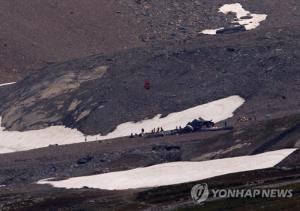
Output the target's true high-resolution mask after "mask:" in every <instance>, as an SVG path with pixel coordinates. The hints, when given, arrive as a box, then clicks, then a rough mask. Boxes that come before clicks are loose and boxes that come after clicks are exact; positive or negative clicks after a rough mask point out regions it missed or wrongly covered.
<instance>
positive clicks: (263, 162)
mask: <svg viewBox="0 0 300 211" xmlns="http://www.w3.org/2000/svg"><path fill="white" fill-rule="evenodd" d="M295 150H296V149H282V150H277V151H272V152H266V153H262V154H257V155H251V156H241V157H233V158H224V159H217V160H208V161H201V162H173V163H165V164H159V165H154V166H150V167H144V168H137V169H132V170H127V171H119V172H110V173H105V174H99V175H93V176H83V177H74V178H69V179H66V180H61V181H49V179H46V180H40V181H38V182H37V183H38V184H50V185H52V186H54V187H57V188H82V187H84V186H86V187H90V188H99V189H107V190H124V189H133V188H146V187H157V186H166V185H174V184H180V183H186V182H192V181H198V180H203V179H207V178H211V177H216V176H220V175H225V174H230V173H236V172H243V171H251V170H258V169H265V168H271V167H274V166H275V165H276V164H278V163H279V162H280V161H282V160H283V159H284V158H286V157H287V156H289V155H290V154H291V153H292V152H294V151H295Z"/></svg>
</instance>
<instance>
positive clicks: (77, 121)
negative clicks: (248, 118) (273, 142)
mask: <svg viewBox="0 0 300 211" xmlns="http://www.w3.org/2000/svg"><path fill="white" fill-rule="evenodd" d="M299 31H300V30H296V28H295V29H291V30H290V31H288V30H281V31H279V32H278V33H275V34H270V33H268V32H261V33H260V34H259V35H258V34H257V33H256V32H255V30H254V31H251V32H245V33H240V34H230V35H224V36H221V37H210V36H209V37H200V38H199V39H197V40H192V41H189V42H186V43H182V44H176V45H171V44H164V43H161V44H159V47H156V46H154V47H148V48H140V49H132V50H127V51H124V52H121V53H117V54H111V55H94V56H90V57H87V58H83V59H78V60H72V61H67V62H63V63H59V64H53V65H50V66H47V67H45V68H43V69H41V70H40V71H38V72H37V74H35V75H29V76H28V77H25V78H24V79H23V80H22V81H20V82H19V83H18V84H16V85H15V89H14V90H11V91H10V92H9V93H8V94H9V95H8V97H6V100H5V103H4V104H3V105H2V106H1V109H0V110H1V116H2V126H4V127H6V129H8V130H21V131H22V130H29V129H39V128H43V127H47V126H50V125H62V124H64V125H66V126H69V127H75V128H78V129H79V130H81V131H83V132H84V133H87V134H97V133H100V132H101V133H107V132H109V131H111V130H113V129H114V128H115V127H116V126H117V125H118V124H120V123H123V122H128V121H138V120H142V119H145V118H152V117H153V116H155V115H157V114H159V113H161V114H163V115H167V114H169V113H170V112H176V111H181V110H184V109H187V108H190V107H192V106H196V105H199V104H203V103H207V102H209V101H212V100H216V99H219V98H223V97H228V96H230V95H240V96H241V97H243V98H245V99H246V104H245V105H244V106H243V107H242V108H241V109H242V110H243V112H246V113H247V112H253V111H256V112H258V113H259V112H260V113H261V114H268V113H272V112H276V111H281V110H285V111H289V110H293V109H297V108H299V105H300V102H299V101H300V96H299V95H300V91H299V78H300V73H299V67H300V64H299V63H300V60H299V55H300V52H299V49H300V48H299V47H300V46H299V43H300V42H299ZM245 34H246V35H247V36H245ZM144 80H149V82H150V89H149V90H147V89H144Z"/></svg>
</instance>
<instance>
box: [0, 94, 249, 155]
mask: <svg viewBox="0 0 300 211" xmlns="http://www.w3.org/2000/svg"><path fill="white" fill-rule="evenodd" d="M244 102H245V100H244V99H243V98H241V97H239V96H231V97H227V98H224V99H220V100H216V101H213V102H210V103H207V104H203V105H199V106H196V107H193V108H189V109H187V110H184V111H181V112H175V113H171V114H169V115H168V116H166V117H164V118H161V114H158V115H157V116H155V117H154V118H152V119H147V120H143V121H140V122H127V123H123V124H120V125H119V126H117V128H116V129H115V130H114V131H113V132H111V133H109V134H107V135H105V136H102V135H101V134H99V135H95V136H85V135H84V134H82V133H81V132H80V131H78V130H76V129H70V128H66V127H64V126H51V127H48V128H45V129H41V130H30V131H24V132H19V131H6V130H5V128H4V127H0V153H9V152H16V151H24V150H30V149H36V148H41V147H47V146H49V145H56V144H59V145H62V144H73V143H79V142H84V141H85V140H86V141H96V140H104V139H111V138H117V137H123V136H129V135H130V134H131V133H140V132H141V129H142V128H144V129H145V132H150V131H151V130H152V129H153V128H154V127H158V126H159V127H163V128H164V129H165V130H169V129H174V128H176V126H178V127H179V126H181V127H183V126H185V125H186V124H187V123H188V122H189V121H191V120H193V119H196V118H199V117H201V118H203V119H207V120H213V121H214V122H219V121H222V120H225V119H227V118H230V117H232V116H233V112H234V111H235V110H236V109H237V108H239V107H240V106H241V105H242V104H243V103H244ZM0 125H1V117H0Z"/></svg>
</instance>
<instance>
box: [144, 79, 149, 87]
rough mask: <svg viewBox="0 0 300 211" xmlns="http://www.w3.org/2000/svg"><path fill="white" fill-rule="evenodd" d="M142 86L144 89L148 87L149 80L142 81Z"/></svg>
mask: <svg viewBox="0 0 300 211" xmlns="http://www.w3.org/2000/svg"><path fill="white" fill-rule="evenodd" d="M144 88H145V89H150V82H149V81H148V80H145V81H144Z"/></svg>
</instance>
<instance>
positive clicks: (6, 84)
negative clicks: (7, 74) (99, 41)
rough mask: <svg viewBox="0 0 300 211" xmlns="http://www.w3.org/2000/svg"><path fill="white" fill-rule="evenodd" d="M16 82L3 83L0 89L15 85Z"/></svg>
mask: <svg viewBox="0 0 300 211" xmlns="http://www.w3.org/2000/svg"><path fill="white" fill-rule="evenodd" d="M15 83H16V82H10V83H5V84H0V87H1V86H8V85H12V84H15Z"/></svg>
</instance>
